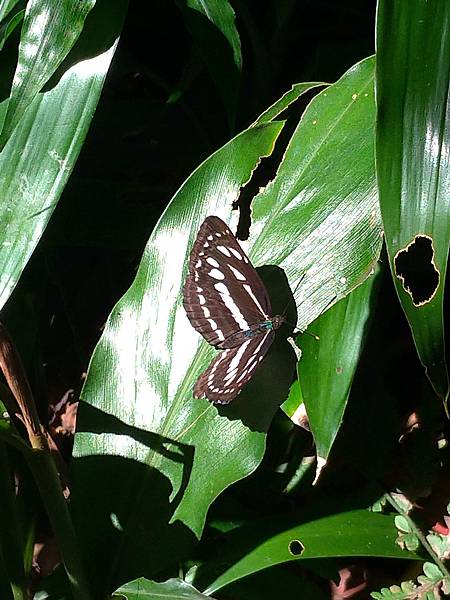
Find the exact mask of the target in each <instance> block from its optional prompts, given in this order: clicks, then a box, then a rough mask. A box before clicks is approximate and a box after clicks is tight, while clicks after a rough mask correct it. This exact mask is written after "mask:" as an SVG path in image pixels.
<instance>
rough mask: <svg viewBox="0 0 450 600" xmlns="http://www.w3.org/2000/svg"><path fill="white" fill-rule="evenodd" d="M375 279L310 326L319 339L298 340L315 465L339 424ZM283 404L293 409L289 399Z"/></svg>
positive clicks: (325, 456) (326, 453) (325, 452)
mask: <svg viewBox="0 0 450 600" xmlns="http://www.w3.org/2000/svg"><path fill="white" fill-rule="evenodd" d="M375 281H376V277H375V276H374V275H373V276H372V277H370V278H369V279H368V280H367V281H365V282H364V284H363V285H361V286H360V287H359V288H357V289H356V290H354V291H353V292H352V293H351V294H349V295H348V296H347V297H346V298H344V299H343V300H341V301H340V302H338V303H337V304H335V305H334V306H333V307H332V308H331V309H330V310H328V311H326V312H325V313H324V314H323V315H321V316H320V317H319V318H318V319H316V320H315V321H314V322H313V323H312V324H311V326H310V331H311V332H313V333H314V335H316V336H318V337H319V340H317V339H315V338H313V337H311V336H308V335H303V336H302V337H301V339H300V342H299V345H300V347H301V350H302V356H301V360H300V361H299V364H298V367H297V368H298V378H299V382H300V387H301V389H302V397H303V401H304V403H305V407H306V412H307V415H308V421H309V426H310V428H311V432H312V434H313V436H314V441H315V444H316V450H317V457H318V465H319V467H322V466H323V464H324V463H326V461H327V459H328V456H329V453H330V450H331V447H332V445H333V443H334V440H335V439H336V435H337V433H338V431H339V427H340V425H341V423H342V418H343V414H344V410H345V407H346V405H347V400H348V397H349V394H350V389H351V385H352V381H353V377H354V374H355V371H356V367H357V365H358V361H359V358H360V356H361V352H362V350H363V347H364V342H365V337H366V335H367V330H368V320H369V317H370V314H371V304H372V303H371V302H370V299H371V296H372V295H373V292H374V283H375ZM289 408H290V411H292V410H293V408H294V407H293V406H292V403H291V406H290V407H289ZM296 408H298V407H296Z"/></svg>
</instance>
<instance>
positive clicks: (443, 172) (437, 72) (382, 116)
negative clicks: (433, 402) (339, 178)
mask: <svg viewBox="0 0 450 600" xmlns="http://www.w3.org/2000/svg"><path fill="white" fill-rule="evenodd" d="M449 21H450V4H449V3H448V2H447V1H446V0H443V1H440V0H434V1H432V2H423V1H422V0H412V1H411V2H408V3H407V4H405V3H402V2H390V1H389V0H381V1H380V2H379V4H378V16H377V82H376V85H377V104H378V119H377V134H376V136H377V140H376V153H377V173H378V185H379V191H380V204H381V211H382V215H383V225H384V231H385V236H386V244H387V249H388V253H389V260H390V264H391V270H392V274H393V279H394V282H395V286H396V289H397V293H398V296H399V298H400V302H401V304H402V307H403V310H404V311H405V314H406V316H407V318H408V321H409V324H410V326H411V329H412V333H413V337H414V341H415V344H416V347H417V351H418V354H419V357H420V360H421V362H422V364H423V365H424V366H425V368H426V372H427V375H428V377H429V379H430V381H431V383H432V385H433V387H434V389H435V391H436V393H437V394H438V395H439V396H441V397H442V398H445V397H446V395H447V391H448V374H447V366H446V363H445V354H444V332H443V293H444V284H445V275H446V267H447V255H448V247H449V241H450V203H449V202H448V190H449V187H450V163H449V160H450V159H449V153H448V146H449V143H450V113H449V111H448V96H449V79H450V31H449V28H448V27H447V24H448V23H449Z"/></svg>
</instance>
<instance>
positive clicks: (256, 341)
mask: <svg viewBox="0 0 450 600" xmlns="http://www.w3.org/2000/svg"><path fill="white" fill-rule="evenodd" d="M274 337H275V333H274V332H273V331H272V330H270V331H267V332H266V333H265V334H264V335H260V336H255V337H252V338H248V340H246V341H245V342H244V343H243V344H241V345H240V346H237V347H235V348H227V349H225V350H223V351H222V352H220V354H218V355H217V356H216V357H215V359H214V360H213V361H212V362H211V364H210V365H209V367H208V368H207V369H206V370H205V371H204V372H203V373H202V374H201V375H200V377H199V378H198V380H197V383H196V384H195V386H194V397H195V398H208V400H211V401H212V402H215V403H217V404H227V403H228V402H230V401H231V400H233V398H235V397H236V396H237V395H238V394H239V392H240V391H241V389H242V387H243V386H244V385H245V384H246V383H247V382H248V381H249V380H250V379H251V377H252V376H253V373H254V372H255V369H256V368H257V366H258V365H259V363H260V362H261V361H262V359H263V358H264V356H265V355H266V353H267V350H268V349H269V347H270V345H271V344H272V342H273V339H274Z"/></svg>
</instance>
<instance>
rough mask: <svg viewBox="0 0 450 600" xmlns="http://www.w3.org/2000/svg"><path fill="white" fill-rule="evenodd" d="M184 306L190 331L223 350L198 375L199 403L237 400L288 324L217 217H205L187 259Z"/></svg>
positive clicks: (244, 255)
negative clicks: (277, 334) (277, 333)
mask: <svg viewBox="0 0 450 600" xmlns="http://www.w3.org/2000/svg"><path fill="white" fill-rule="evenodd" d="M183 305H184V308H185V310H186V313H187V316H188V317H189V320H190V322H191V324H192V326H193V327H194V328H195V329H196V330H197V331H198V332H199V333H201V334H202V336H203V337H204V338H205V339H206V340H207V341H208V342H209V343H210V344H212V345H213V346H214V347H215V348H219V349H221V350H222V352H220V354H218V355H217V356H216V357H215V358H214V360H213V361H212V362H211V364H210V365H209V367H208V368H207V369H206V370H205V371H204V372H203V373H202V374H201V375H200V377H199V378H198V380H197V382H196V384H195V386H194V397H195V398H208V400H211V401H212V402H216V403H218V404H226V403H227V402H230V400H233V398H235V397H236V396H237V395H238V394H239V392H240V391H241V389H242V387H243V386H244V385H245V384H246V383H247V382H248V381H249V380H250V378H251V377H252V376H253V374H254V372H255V370H256V368H257V367H258V365H259V364H260V362H261V361H262V359H263V358H264V356H265V355H266V353H267V351H268V349H269V347H270V345H271V344H272V342H273V340H274V337H275V330H276V329H278V328H279V327H280V326H281V325H282V323H283V322H284V320H285V317H284V316H282V315H276V316H270V315H271V313H272V309H271V306H270V300H269V296H268V293H267V290H266V287H265V285H264V283H263V282H262V280H261V278H260V276H259V275H258V273H257V272H256V270H255V269H254V267H253V266H252V264H251V263H250V261H249V259H248V258H247V256H246V254H245V252H244V251H243V250H242V248H241V247H240V245H239V243H238V241H237V240H236V238H235V237H234V235H233V234H232V233H231V231H230V229H229V228H228V226H227V225H226V224H225V223H224V222H223V221H222V220H221V219H219V217H215V216H209V217H206V219H205V220H204V222H203V223H202V225H201V227H200V229H199V232H198V234H197V239H196V240H195V243H194V246H193V248H192V251H191V256H190V259H189V272H188V275H187V277H186V281H185V284H184V289H183Z"/></svg>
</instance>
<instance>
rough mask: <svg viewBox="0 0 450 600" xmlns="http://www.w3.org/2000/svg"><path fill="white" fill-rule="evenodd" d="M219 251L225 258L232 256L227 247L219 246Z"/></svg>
mask: <svg viewBox="0 0 450 600" xmlns="http://www.w3.org/2000/svg"><path fill="white" fill-rule="evenodd" d="M217 250H219V252H222V254H225V256H228V257H230V256H231V252H230V251H229V250H228V248H227V247H226V246H217Z"/></svg>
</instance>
